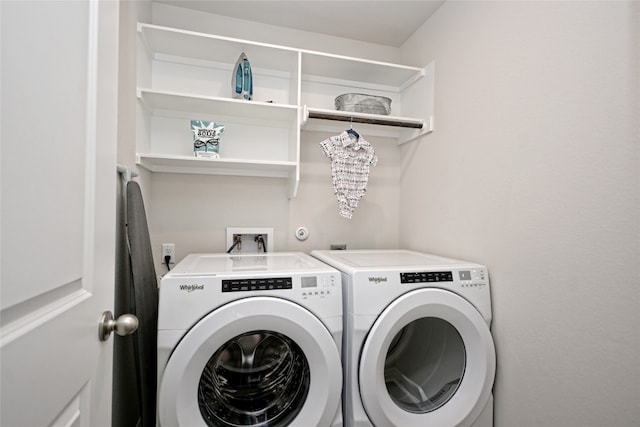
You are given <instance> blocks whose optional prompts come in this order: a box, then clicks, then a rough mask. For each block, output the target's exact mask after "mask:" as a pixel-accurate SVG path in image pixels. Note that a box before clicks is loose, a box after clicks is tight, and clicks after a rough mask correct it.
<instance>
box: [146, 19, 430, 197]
mask: <svg viewBox="0 0 640 427" xmlns="http://www.w3.org/2000/svg"><path fill="white" fill-rule="evenodd" d="M137 28H138V34H139V42H138V47H139V52H138V66H139V68H138V89H137V96H138V99H139V108H138V120H137V123H138V130H137V135H138V141H137V147H138V152H139V153H138V154H137V163H138V165H140V166H141V167H144V168H146V169H148V170H150V171H152V172H163V173H189V174H207V175H239V176H257V177H274V178H284V179H286V180H287V183H288V187H289V197H295V195H296V192H297V187H298V182H299V175H300V170H299V168H300V132H301V131H302V130H322V131H327V130H328V131H336V132H337V131H340V130H342V129H345V128H346V126H345V125H344V123H341V122H351V123H354V124H355V123H357V124H358V130H359V131H360V132H362V133H364V132H366V135H380V136H385V137H390V138H395V139H396V140H397V141H398V142H399V143H405V142H408V141H412V140H414V139H416V138H418V137H420V136H422V135H424V134H426V133H428V132H431V131H432V129H433V126H432V123H433V116H432V109H433V77H434V72H433V66H432V65H430V66H428V67H426V68H418V67H411V66H405V65H398V64H391V63H386V62H379V61H371V60H366V59H360V58H352V57H347V56H341V55H334V54H328V53H322V52H316V51H310V50H305V49H295V48H289V47H285V46H277V45H272V44H267V43H260V42H253V41H249V40H243V39H237V38H230V37H224V36H217V35H213V34H206V33H199V32H194V31H188V30H182V29H176V28H169V27H163V26H159V25H153V24H145V23H138V27H137ZM242 52H245V53H246V54H247V56H248V57H249V60H250V61H251V66H252V70H253V76H254V99H253V100H252V101H245V100H240V99H233V98H232V97H231V87H230V83H231V75H232V70H233V67H234V64H235V61H236V60H237V58H238V56H239V55H240V53H242ZM358 92H359V93H367V94H371V95H379V96H386V97H389V98H390V99H391V100H392V104H391V114H392V115H390V116H378V115H371V114H359V113H350V112H344V111H336V110H333V109H332V108H333V107H334V103H335V98H336V97H337V96H338V95H341V94H343V93H358ZM266 101H273V103H271V102H266ZM191 119H193V120H212V121H216V122H218V123H221V124H224V125H225V131H224V134H223V136H222V139H221V144H220V154H221V156H222V157H221V158H219V159H202V158H195V157H191V156H190V155H188V154H189V153H190V150H191V148H190V144H189V139H190V134H189V132H190V129H189V122H188V120H191ZM354 128H355V126H354Z"/></svg>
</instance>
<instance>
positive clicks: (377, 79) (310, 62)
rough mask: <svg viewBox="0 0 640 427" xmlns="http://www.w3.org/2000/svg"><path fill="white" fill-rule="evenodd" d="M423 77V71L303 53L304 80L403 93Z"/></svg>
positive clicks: (383, 63)
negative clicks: (349, 84)
mask: <svg viewBox="0 0 640 427" xmlns="http://www.w3.org/2000/svg"><path fill="white" fill-rule="evenodd" d="M424 74H425V72H424V69H422V68H416V67H409V66H404V65H397V64H390V63H387V62H378V61H370V60H366V59H359V58H351V57H347V56H341V55H331V54H327V53H321V52H313V51H309V50H305V51H302V75H303V77H302V78H303V79H309V80H314V79H321V80H327V81H331V80H335V81H348V82H350V83H352V84H355V85H356V86H358V87H363V86H364V87H366V86H373V87H375V86H379V87H381V88H386V89H388V90H391V91H396V92H400V91H402V90H403V89H404V88H406V87H407V86H409V85H410V84H411V83H413V82H415V81H417V80H418V79H420V78H422V77H423V76H424Z"/></svg>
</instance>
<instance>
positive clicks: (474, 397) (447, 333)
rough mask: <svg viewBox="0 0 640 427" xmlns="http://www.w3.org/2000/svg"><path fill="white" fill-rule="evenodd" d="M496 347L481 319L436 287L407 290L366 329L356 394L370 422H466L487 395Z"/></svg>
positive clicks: (464, 303) (461, 301)
mask: <svg viewBox="0 0 640 427" xmlns="http://www.w3.org/2000/svg"><path fill="white" fill-rule="evenodd" d="M494 374H495V348H494V345H493V339H492V337H491V332H490V331H489V327H488V326H487V324H486V322H485V320H484V318H483V317H482V316H481V315H480V313H479V312H478V311H477V310H476V309H475V307H473V305H471V304H470V303H469V302H468V301H466V300H465V299H464V298H462V297H460V296H458V295H456V294H454V293H452V292H449V291H445V290H442V289H435V288H428V289H418V290H414V291H411V292H408V293H406V294H404V295H402V296H400V297H399V298H397V299H396V300H395V301H393V302H392V303H391V304H390V305H389V306H387V308H386V309H385V310H384V311H383V312H382V313H381V314H380V316H379V317H378V318H377V320H376V321H375V322H374V324H373V326H372V327H371V329H370V331H369V334H368V335H367V338H366V340H365V342H364V345H363V347H362V352H361V356H360V366H359V373H358V378H359V384H360V396H361V397H362V403H363V406H364V409H365V410H366V412H367V415H368V416H369V418H370V419H371V421H372V422H373V424H374V425H396V426H408V425H452V426H453V425H469V424H471V423H472V422H473V420H475V419H476V418H477V417H478V416H479V415H480V413H481V412H482V410H483V409H484V407H485V404H486V403H487V402H488V401H489V398H490V397H491V389H492V387H493V379H494Z"/></svg>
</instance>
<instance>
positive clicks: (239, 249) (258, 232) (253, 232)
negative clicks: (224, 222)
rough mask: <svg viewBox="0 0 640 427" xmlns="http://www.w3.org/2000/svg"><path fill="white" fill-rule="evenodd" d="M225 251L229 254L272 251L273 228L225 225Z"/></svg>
mask: <svg viewBox="0 0 640 427" xmlns="http://www.w3.org/2000/svg"><path fill="white" fill-rule="evenodd" d="M226 251H227V253H231V254H239V253H261V252H262V253H264V252H273V228H271V227H227V240H226Z"/></svg>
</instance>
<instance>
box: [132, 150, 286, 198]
mask: <svg viewBox="0 0 640 427" xmlns="http://www.w3.org/2000/svg"><path fill="white" fill-rule="evenodd" d="M136 164H137V165H138V166H141V167H143V168H145V169H147V170H148V171H151V172H164V173H186V174H198V175H234V176H256V177H270V178H286V179H288V180H289V197H295V195H296V192H297V186H298V185H297V184H298V175H299V172H298V164H297V163H296V162H279V161H270V160H242V159H224V158H218V159H204V158H198V157H190V156H172V155H166V154H148V153H138V154H137V155H136Z"/></svg>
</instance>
